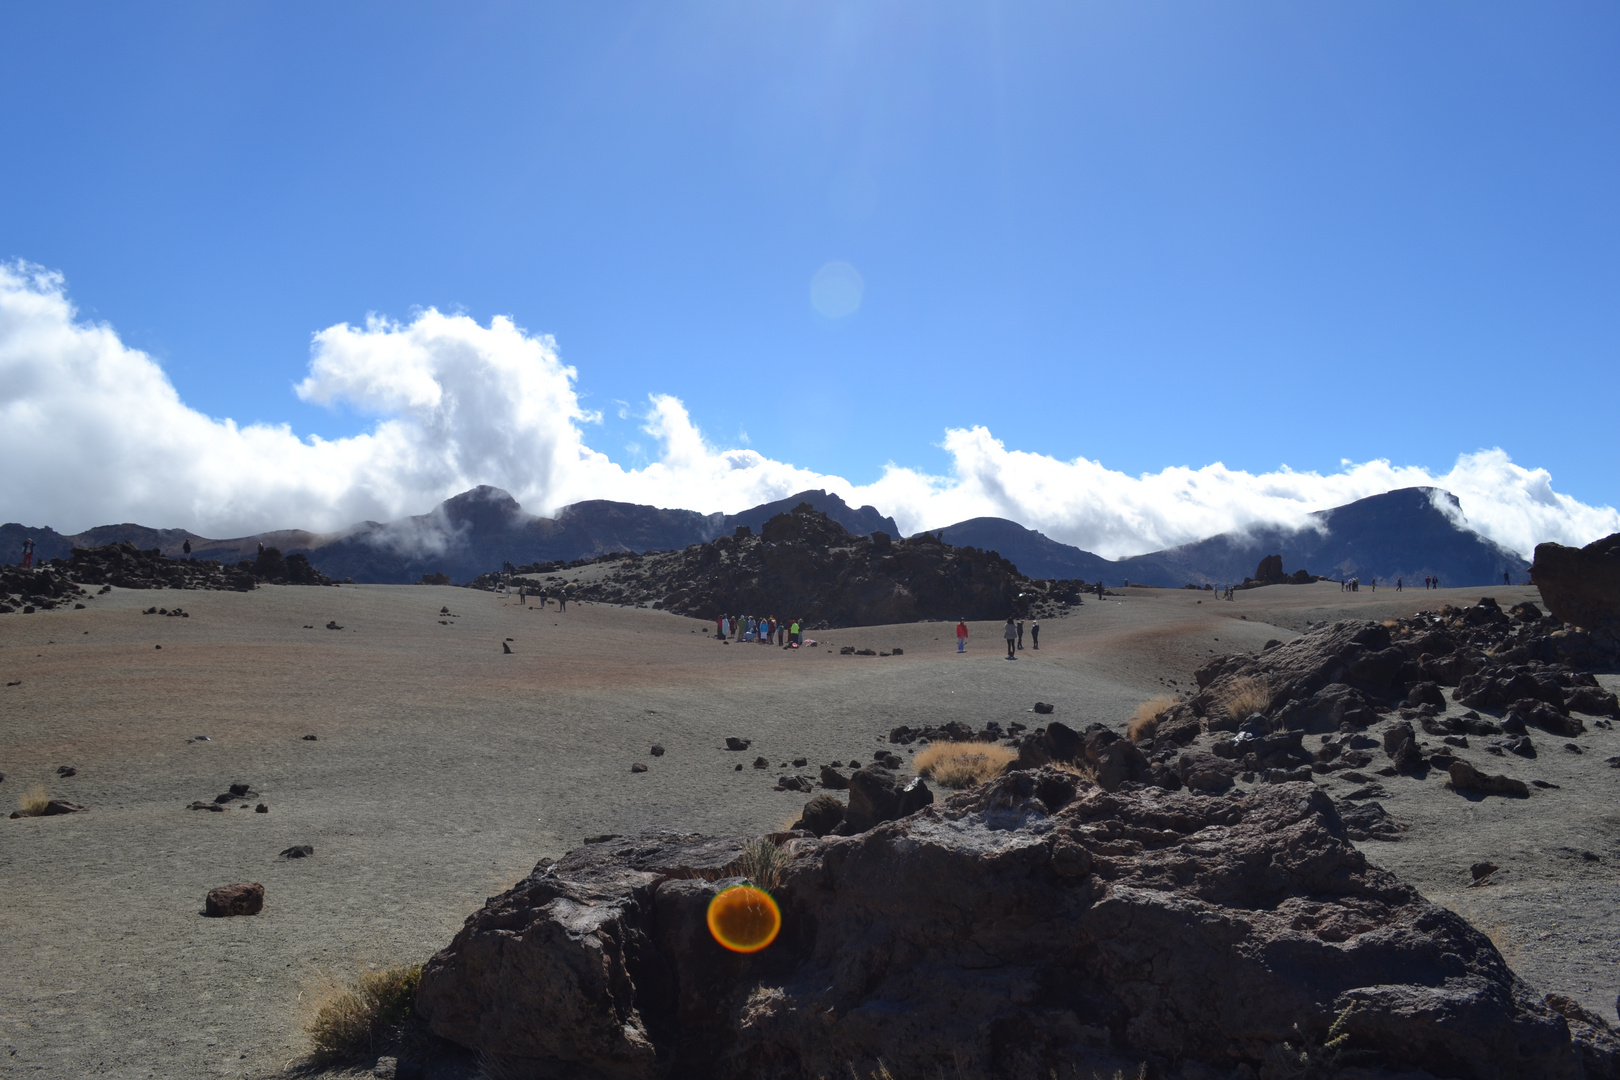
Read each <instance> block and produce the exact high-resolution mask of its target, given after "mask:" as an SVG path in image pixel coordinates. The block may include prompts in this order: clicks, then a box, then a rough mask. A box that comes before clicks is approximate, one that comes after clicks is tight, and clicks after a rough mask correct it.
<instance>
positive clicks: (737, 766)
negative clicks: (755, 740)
mask: <svg viewBox="0 0 1620 1080" xmlns="http://www.w3.org/2000/svg"><path fill="white" fill-rule="evenodd" d="M732 768H733V769H735V770H736V771H737V772H742V762H740V761H739V762H737V764H735V765H733V766H732Z"/></svg>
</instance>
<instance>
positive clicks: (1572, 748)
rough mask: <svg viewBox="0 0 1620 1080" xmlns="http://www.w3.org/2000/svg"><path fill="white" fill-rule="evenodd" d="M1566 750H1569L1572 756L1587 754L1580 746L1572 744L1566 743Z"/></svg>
mask: <svg viewBox="0 0 1620 1080" xmlns="http://www.w3.org/2000/svg"><path fill="white" fill-rule="evenodd" d="M1564 749H1565V750H1568V751H1569V752H1570V753H1572V754H1584V753H1586V751H1585V750H1582V749H1581V748H1580V747H1579V746H1577V745H1575V744H1574V743H1572V742H1567V743H1565V744H1564Z"/></svg>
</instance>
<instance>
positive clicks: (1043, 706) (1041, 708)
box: [1034, 701, 1052, 716]
mask: <svg viewBox="0 0 1620 1080" xmlns="http://www.w3.org/2000/svg"><path fill="white" fill-rule="evenodd" d="M1034 711H1035V712H1038V713H1040V714H1041V715H1042V716H1045V715H1046V714H1047V713H1050V712H1051V711H1052V706H1050V705H1048V704H1047V703H1046V702H1044V701H1037V702H1036V703H1035V710H1034Z"/></svg>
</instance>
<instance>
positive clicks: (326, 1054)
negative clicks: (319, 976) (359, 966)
mask: <svg viewBox="0 0 1620 1080" xmlns="http://www.w3.org/2000/svg"><path fill="white" fill-rule="evenodd" d="M421 981H422V965H421V964H398V965H395V966H393V967H386V968H379V969H377V970H374V971H364V972H361V973H360V975H359V976H358V977H356V978H355V979H354V981H352V982H350V983H342V982H338V981H337V980H336V979H331V980H328V981H327V984H326V985H325V986H324V987H322V991H321V997H320V999H319V1000H318V1002H317V1004H316V1006H315V1011H314V1016H313V1017H311V1019H310V1021H309V1024H308V1026H307V1027H306V1028H305V1031H306V1033H307V1034H308V1035H309V1041H310V1044H311V1045H312V1046H313V1047H314V1050H315V1056H316V1058H318V1059H320V1060H322V1061H331V1062H339V1061H348V1062H353V1061H362V1060H364V1059H365V1058H367V1057H369V1056H371V1055H372V1054H375V1053H376V1051H377V1050H378V1049H379V1048H380V1047H381V1045H382V1042H383V1040H384V1039H385V1038H386V1037H387V1035H388V1032H389V1029H391V1028H395V1027H398V1026H400V1025H401V1024H403V1023H404V1022H405V1021H406V1020H407V1019H408V1018H409V1017H410V1015H411V1009H412V1007H413V1006H414V1005H415V1003H416V988H417V987H418V986H419V985H420V984H421Z"/></svg>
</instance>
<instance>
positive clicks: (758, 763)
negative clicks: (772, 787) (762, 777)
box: [754, 757, 771, 769]
mask: <svg viewBox="0 0 1620 1080" xmlns="http://www.w3.org/2000/svg"><path fill="white" fill-rule="evenodd" d="M770 767H771V763H770V762H768V761H766V760H765V759H764V758H763V757H757V758H755V759H754V768H756V769H768V768H770Z"/></svg>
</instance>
